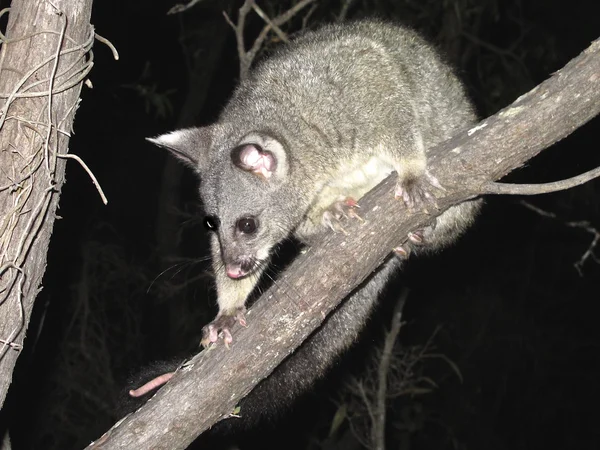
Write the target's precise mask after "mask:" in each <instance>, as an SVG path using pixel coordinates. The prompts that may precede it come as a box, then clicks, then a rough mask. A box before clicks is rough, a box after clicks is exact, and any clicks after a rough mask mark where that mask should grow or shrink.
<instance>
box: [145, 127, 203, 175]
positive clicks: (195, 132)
mask: <svg viewBox="0 0 600 450" xmlns="http://www.w3.org/2000/svg"><path fill="white" fill-rule="evenodd" d="M212 137H213V127H212V126H207V127H201V128H184V129H181V130H176V131H172V132H170V133H167V134H163V135H161V136H157V137H154V138H146V140H147V141H149V142H152V143H153V144H155V145H158V146H159V147H162V148H166V149H167V150H169V151H170V152H171V154H173V155H174V156H175V157H177V158H178V159H179V160H180V161H183V162H184V163H185V164H186V165H187V166H189V167H191V168H192V169H194V170H195V171H200V170H202V168H203V167H204V165H205V163H206V161H208V149H209V147H210V144H211V141H212Z"/></svg>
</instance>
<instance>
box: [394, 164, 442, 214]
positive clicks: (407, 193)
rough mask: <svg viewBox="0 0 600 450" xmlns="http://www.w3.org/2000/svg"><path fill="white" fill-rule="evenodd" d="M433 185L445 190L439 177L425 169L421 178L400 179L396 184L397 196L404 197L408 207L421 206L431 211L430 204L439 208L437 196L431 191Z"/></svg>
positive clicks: (426, 210)
mask: <svg viewBox="0 0 600 450" xmlns="http://www.w3.org/2000/svg"><path fill="white" fill-rule="evenodd" d="M432 187H434V188H437V189H439V190H442V191H445V189H444V187H443V186H442V185H441V184H440V182H439V181H438V179H437V178H436V177H434V176H433V175H431V174H430V173H429V172H428V171H425V173H424V174H423V176H421V177H419V178H416V179H407V180H402V181H399V182H398V184H397V185H396V192H395V196H396V198H399V199H402V201H403V202H404V204H405V205H406V206H407V208H410V209H415V208H421V209H424V210H425V212H427V213H429V211H428V206H429V205H430V206H433V208H435V209H439V208H438V205H437V203H436V201H435V197H434V196H433V195H432V194H431V192H430V190H431V188H432Z"/></svg>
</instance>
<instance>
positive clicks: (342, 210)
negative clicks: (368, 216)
mask: <svg viewBox="0 0 600 450" xmlns="http://www.w3.org/2000/svg"><path fill="white" fill-rule="evenodd" d="M358 208H360V206H359V205H358V202H357V201H356V200H354V199H353V198H352V197H346V198H343V199H341V200H338V201H336V202H333V203H332V204H331V206H329V208H327V209H326V210H325V211H324V212H323V218H322V223H323V225H324V226H326V227H327V228H331V229H332V230H333V231H334V232H336V233H338V232H342V233H344V234H347V233H346V230H344V228H343V227H342V224H341V220H342V219H347V218H350V217H351V218H353V219H358V220H361V221H362V220H363V219H362V217H360V216H359V215H358V213H357V212H356V210H357V209H358Z"/></svg>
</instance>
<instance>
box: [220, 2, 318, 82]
mask: <svg viewBox="0 0 600 450" xmlns="http://www.w3.org/2000/svg"><path fill="white" fill-rule="evenodd" d="M314 1H315V0H302V1H300V2H298V3H296V4H295V5H294V6H292V7H291V8H290V9H288V10H287V11H286V12H284V13H282V14H280V15H279V16H277V17H276V18H275V19H271V20H270V19H269V18H268V17H267V15H266V14H265V13H264V12H263V10H262V9H260V8H259V7H258V6H257V5H256V4H255V1H254V0H246V1H245V2H244V4H243V5H242V6H241V7H240V9H239V10H238V21H237V24H234V23H233V21H232V20H231V19H230V18H229V16H228V15H227V13H226V12H225V11H223V16H224V17H225V20H226V21H227V23H228V24H229V25H230V26H231V28H233V31H234V32H235V39H236V42H237V51H238V58H239V60H240V79H241V80H244V79H245V78H246V77H247V76H248V71H249V70H250V66H251V65H252V62H253V61H254V59H255V58H256V55H257V54H258V52H259V51H260V49H261V48H262V46H263V43H264V41H265V39H266V38H267V36H268V34H269V31H271V30H272V29H274V30H275V32H276V33H277V34H278V35H279V36H280V38H281V39H282V40H283V41H287V36H285V33H284V32H283V31H281V30H280V29H279V27H280V26H281V25H283V24H284V23H286V22H288V21H289V20H291V19H292V17H294V16H295V15H296V14H297V13H298V12H300V11H301V10H302V9H303V8H304V7H305V6H307V5H309V4H310V3H313V2H314ZM252 9H254V10H255V11H256V13H257V14H258V15H259V16H260V17H261V18H262V19H263V20H264V21H265V22H266V25H265V26H264V27H263V28H262V30H261V31H260V33H259V34H258V37H257V38H256V39H255V40H254V43H253V44H252V47H251V48H250V50H248V51H246V43H245V41H244V28H245V26H246V16H247V15H248V13H249V12H250V11H251V10H252Z"/></svg>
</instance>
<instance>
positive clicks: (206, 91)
mask: <svg viewBox="0 0 600 450" xmlns="http://www.w3.org/2000/svg"><path fill="white" fill-rule="evenodd" d="M4 3H5V2H3V4H4ZM94 3H95V5H94V11H93V15H92V24H93V25H94V26H95V29H96V31H97V32H98V33H99V34H100V35H102V36H103V37H105V38H107V39H109V40H110V41H111V42H112V43H113V44H114V45H115V47H116V48H117V49H118V51H119V54H120V60H119V61H114V60H113V59H112V55H111V52H110V51H109V49H108V48H107V47H106V46H104V45H103V44H101V43H99V42H97V43H96V44H95V47H94V56H95V67H94V69H93V71H92V73H91V76H90V80H91V81H92V83H93V89H89V88H85V87H84V91H83V94H82V104H81V107H80V108H79V110H78V112H77V116H76V121H75V126H74V128H75V135H74V136H73V138H72V139H71V144H70V151H71V152H72V153H75V154H77V155H79V156H81V157H82V158H83V159H84V160H85V161H86V163H87V165H88V166H89V167H90V168H91V169H92V170H93V172H94V173H95V175H96V177H97V178H98V180H99V182H100V184H101V185H102V187H103V189H104V191H105V193H106V195H107V197H108V199H109V203H108V206H104V205H103V204H102V203H101V201H100V199H99V196H98V194H97V192H96V190H95V188H94V187H93V185H92V183H91V182H90V180H89V178H88V177H87V175H86V174H85V172H84V171H83V170H82V169H81V168H80V167H79V166H77V165H76V164H74V163H73V164H71V163H69V165H68V167H67V183H66V185H65V186H64V188H63V192H62V196H61V201H60V209H59V211H58V214H59V216H60V218H61V219H60V220H58V221H57V222H56V225H55V230H54V234H53V237H52V241H51V245H50V247H51V248H50V252H49V255H48V267H47V273H46V276H45V281H44V288H43V291H42V292H41V294H40V295H39V297H38V299H37V303H36V306H35V309H34V313H33V317H32V320H31V323H30V325H29V329H28V334H27V340H26V348H25V350H24V351H23V353H22V355H21V357H20V359H19V362H18V365H17V368H16V371H15V378H14V381H13V384H12V387H11V391H10V392H9V398H8V400H7V404H6V406H5V408H4V411H3V416H2V419H3V422H5V423H7V424H8V426H9V428H10V430H11V439H12V443H13V450H20V449H48V450H50V449H61V450H62V449H75V448H82V447H84V446H85V445H87V444H88V443H89V442H91V441H92V440H93V439H95V438H98V437H99V436H100V435H101V434H102V433H103V432H104V431H106V430H107V429H108V428H109V427H110V426H111V425H112V424H113V423H114V422H115V421H116V420H118V419H119V418H120V416H119V412H118V408H117V404H118V403H119V401H120V400H119V396H120V395H122V389H123V388H124V386H125V385H126V380H127V378H128V377H129V376H130V375H131V374H135V373H136V372H137V371H138V370H139V369H140V368H141V367H143V366H145V365H147V364H148V363H150V362H152V361H156V360H164V359H176V358H181V357H184V356H185V355H188V354H189V353H190V352H194V351H196V349H197V345H198V342H199V340H200V331H201V328H202V326H203V325H204V324H205V323H207V322H208V321H209V320H210V319H211V318H212V317H213V316H214V314H215V313H216V303H215V297H214V292H213V290H212V282H211V278H210V276H209V274H208V269H209V263H208V262H207V261H206V256H207V248H206V247H207V243H206V234H205V231H204V229H203V227H202V221H201V218H202V212H201V205H200V203H199V200H198V199H197V197H196V186H197V180H196V179H195V178H194V176H193V174H192V173H190V172H188V171H187V169H184V168H183V167H181V166H179V165H176V164H173V163H172V162H171V161H170V160H169V158H170V157H169V156H168V155H167V154H165V153H163V152H162V151H161V150H159V149H157V148H155V147H153V146H152V145H150V144H149V143H147V142H145V141H144V138H145V137H148V136H155V135H157V134H159V133H162V132H165V131H168V130H171V129H174V128H177V127H181V126H189V125H193V124H202V123H208V122H209V121H211V120H214V118H215V117H216V116H217V115H218V113H219V111H220V109H221V107H222V106H223V105H224V104H225V102H226V101H227V98H228V95H229V94H230V92H231V90H232V89H233V87H234V86H235V82H236V77H237V76H238V60H237V54H236V48H235V38H234V34H233V31H232V30H231V29H230V28H229V26H228V25H227V23H226V22H225V20H224V18H223V15H222V11H223V10H224V9H225V10H229V11H230V12H231V14H232V16H233V17H235V9H236V7H239V4H240V2H235V1H215V0H204V1H203V2H200V3H199V4H198V5H196V6H195V7H194V8H192V9H190V10H188V11H187V12H185V13H182V14H178V15H167V14H166V13H167V11H168V10H169V9H170V8H171V7H172V6H173V5H174V4H175V1H174V0H159V1H154V2H149V1H142V0H121V1H114V0H97V1H96V2H94ZM258 3H259V4H261V5H265V6H264V9H265V10H266V11H270V12H271V13H276V12H277V11H282V10H284V9H285V8H286V7H289V4H290V3H291V2H290V0H285V1H277V2H275V1H272V2H270V3H271V4H272V5H275V6H272V5H271V6H270V7H269V5H268V3H269V2H267V1H262V2H261V1H259V2H258ZM318 4H319V6H318V7H317V8H316V9H315V10H314V12H313V15H312V16H311V20H309V24H311V25H310V26H312V27H316V26H318V24H319V23H323V22H328V21H332V20H333V19H334V18H335V15H336V14H337V12H338V11H339V10H340V2H339V1H334V0H322V1H320V2H318ZM353 5H354V6H353V7H351V8H350V10H349V15H348V17H349V18H350V19H359V18H361V17H369V16H373V15H377V16H379V17H383V18H388V19H390V20H396V21H402V22H404V23H408V24H410V25H411V26H413V27H415V28H417V29H419V30H421V31H422V32H423V33H424V34H425V35H426V36H427V37H428V38H429V39H430V40H432V41H434V42H435V43H436V44H437V45H439V46H440V47H442V48H445V49H447V50H449V49H452V50H451V51H450V52H454V53H453V54H449V55H448V59H450V60H451V61H452V62H453V64H454V65H455V66H456V67H457V72H458V73H459V76H460V77H461V78H462V79H463V80H464V81H465V83H466V84H467V86H468V89H469V91H470V93H471V96H472V97H473V99H474V101H475V103H476V105H477V107H478V109H479V112H480V114H481V116H482V117H484V116H486V115H490V114H492V113H494V112H496V111H497V110H498V109H500V108H502V107H503V106H506V105H507V104H509V103H510V102H512V101H513V100H514V99H516V98H517V97H518V96H519V95H520V94H522V93H524V92H526V91H528V90H529V89H531V88H532V87H534V86H535V85H536V84H538V83H540V82H541V81H543V80H544V79H546V78H547V77H548V76H549V75H550V74H551V73H553V72H554V71H556V70H558V69H560V68H561V67H562V66H564V65H565V64H566V63H567V62H568V61H569V60H570V59H571V58H573V57H575V56H577V55H578V54H579V53H580V52H581V51H583V50H584V49H585V48H586V47H587V46H588V45H589V44H590V43H591V41H592V40H594V39H595V38H598V37H599V36H600V8H599V6H598V2H597V0H581V1H573V2H566V1H564V0H546V1H540V0H502V1H497V0H464V1H463V0H455V1H454V0H453V1H449V2H435V1H422V2H415V1H411V0H406V1H395V2H394V1H391V0H390V1H373V0H366V1H355V2H353ZM444 5H445V6H444ZM301 17H302V15H300V16H299V18H298V19H296V20H294V21H292V23H291V25H290V28H286V31H287V32H289V33H293V32H294V31H297V30H298V29H299V28H300V27H301V25H302V23H301ZM456 17H459V19H456ZM449 18H453V19H454V22H453V23H454V27H456V26H457V23H458V24H460V26H461V27H463V28H462V32H461V31H460V29H459V31H458V32H456V33H454V37H455V41H453V45H449V44H448V41H447V40H446V41H445V40H444V39H446V38H447V36H448V30H449V29H451V28H452V26H448V23H449ZM249 20H250V22H249V24H248V29H247V36H248V39H252V38H253V37H254V36H256V34H257V33H258V31H259V30H260V28H261V27H262V23H261V21H260V19H259V18H258V17H256V16H252V17H251V19H249ZM3 26H4V25H3ZM454 29H456V28H454ZM444 30H445V31H444ZM275 41H276V39H271V40H270V41H269V44H268V48H267V53H268V51H269V49H271V48H272V47H273V46H274V45H277V43H276V42H275ZM599 125H600V122H599V119H598V118H596V119H595V120H593V121H591V122H590V123H588V124H587V125H585V126H584V127H582V128H581V129H579V130H577V131H576V132H575V133H573V134H572V135H571V136H570V137H568V138H567V139H565V140H563V141H562V142H560V143H559V144H557V145H555V146H553V147H552V148H551V149H548V150H547V151H545V152H543V154H542V155H540V156H539V157H537V158H535V159H534V160H532V161H530V162H529V164H528V165H527V166H526V167H524V168H522V169H520V170H518V171H516V172H515V173H513V174H511V175H510V177H509V180H510V181H511V182H523V183H525V182H527V183H534V182H546V181H554V180H560V179H563V178H567V177H570V176H574V175H577V174H579V173H582V172H585V171H587V170H590V169H592V168H594V167H597V166H598V165H600V152H599V147H598V142H599V140H600V129H599V128H600V127H599ZM523 202H528V203H529V204H531V205H534V206H535V207H537V208H539V209H541V210H543V211H546V212H549V213H552V214H553V215H554V216H555V217H554V218H550V217H546V216H544V215H542V214H540V213H539V212H535V211H534V210H532V209H531V208H528V207H527V206H526V205H524V204H523ZM583 221H585V222H588V224H589V227H592V228H594V229H596V230H598V231H600V183H599V182H598V181H595V182H590V183H588V184H586V185H583V186H581V187H578V188H575V189H571V190H568V191H565V192H560V193H556V194H550V195H544V196H538V197H530V198H516V197H512V198H509V197H495V198H488V199H486V205H485V207H484V208H483V210H482V213H481V216H480V218H479V220H478V221H477V223H476V225H475V226H474V227H473V229H472V230H471V231H470V232H469V233H467V235H466V236H465V237H464V238H463V239H462V240H461V241H460V242H459V243H458V244H457V245H456V246H454V247H453V248H451V249H449V250H447V251H445V252H443V253H441V254H439V255H437V256H435V257H428V258H417V259H415V260H414V261H411V262H410V263H409V264H408V267H407V269H406V270H405V271H404V272H403V273H402V274H401V276H400V277H399V279H398V280H397V281H395V282H394V284H393V286H392V287H391V288H390V289H389V291H390V292H389V295H387V296H386V298H385V299H382V302H381V306H380V307H379V308H378V310H377V311H376V312H375V314H374V317H373V319H372V320H371V321H370V322H369V324H368V326H367V329H366V330H365V333H364V335H363V336H362V339H361V340H360V342H359V343H358V345H357V346H356V347H355V348H353V349H352V350H351V351H350V352H349V353H348V354H347V355H344V357H343V358H341V360H340V361H339V363H337V364H336V367H334V369H333V370H332V371H331V373H330V374H329V376H328V377H327V379H325V380H323V381H322V382H320V383H318V385H317V386H316V387H315V390H314V391H313V392H310V393H307V395H305V396H304V397H303V398H301V399H299V401H298V402H297V403H295V404H294V405H291V407H290V410H289V411H288V412H285V413H283V414H281V415H280V417H278V419H277V420H274V421H271V422H269V423H264V424H262V425H261V426H259V427H258V428H255V429H252V430H249V431H244V432H239V433H233V434H228V435H217V436H210V437H209V438H208V439H210V441H208V440H203V441H202V442H198V443H197V444H196V445H195V446H194V448H196V447H197V448H214V449H222V448H228V447H226V444H227V443H229V442H231V443H235V444H236V445H237V446H238V447H239V448H241V449H254V448H256V449H271V448H272V449H280V448H286V449H317V448H323V449H354V448H356V449H358V448H363V447H361V446H360V444H359V441H358V440H357V439H356V438H355V437H354V435H353V434H352V428H351V427H350V426H349V424H348V422H347V421H345V422H344V423H343V424H342V425H341V426H340V428H339V429H338V430H337V431H336V432H335V433H333V434H332V435H330V434H329V432H330V428H331V423H332V420H333V417H334V414H335V412H336V409H337V408H338V407H339V406H340V405H347V406H348V408H351V407H352V406H354V407H355V406H356V405H355V404H352V402H351V401H350V400H348V395H347V393H344V392H342V390H341V389H340V388H341V387H342V386H344V385H345V382H346V381H347V380H348V377H349V376H355V377H361V376H364V369H365V366H366V364H367V362H368V361H369V357H370V355H371V354H372V352H373V349H374V347H376V346H378V345H381V342H382V336H383V330H384V329H385V328H386V327H388V326H389V316H390V311H391V310H392V308H393V306H394V299H395V298H396V297H397V293H398V292H399V291H400V289H401V288H402V287H404V286H406V287H408V288H409V289H410V293H409V296H408V302H407V305H406V308H405V313H404V318H405V321H406V324H405V325H404V328H403V330H402V332H401V334H400V341H399V342H398V344H397V346H398V348H399V350H403V351H404V352H405V353H404V354H409V353H410V352H411V351H414V349H418V348H420V347H422V346H424V345H426V344H427V343H428V342H429V345H430V346H431V347H430V349H429V353H435V354H438V355H444V357H443V358H441V357H438V358H430V359H427V360H423V361H420V362H419V363H418V364H417V365H416V366H415V368H414V370H415V373H416V376H419V377H427V378H428V379H430V380H432V381H433V383H434V384H435V386H433V385H430V386H429V387H430V388H431V390H430V392H427V393H420V394H417V393H415V392H413V393H412V394H408V395H404V396H400V397H397V398H395V399H393V400H392V401H390V410H389V413H388V420H389V423H388V447H389V448H400V449H408V448H411V449H434V448H435V449H460V450H475V449H498V450H503V449H511V450H521V449H522V450H525V449H539V448H564V449H570V448H573V449H575V448H577V449H597V448H600V434H599V432H598V423H599V420H600V414H599V413H598V403H599V402H600V390H599V389H598V380H599V379H600V362H599V361H600V357H599V356H598V354H599V352H598V349H599V348H600V327H598V318H597V313H598V312H599V311H600V308H599V307H598V301H599V299H600V294H599V293H600V260H598V258H596V257H594V256H592V257H590V258H588V259H587V260H586V261H585V262H584V263H583V264H581V266H580V267H576V264H577V263H578V261H580V260H581V259H582V257H583V256H584V254H585V252H586V251H587V250H588V249H589V248H590V245H591V243H592V240H593V239H594V235H593V234H592V233H590V232H589V231H586V230H585V229H583V228H582V227H580V226H572V225H573V224H572V223H573V222H583ZM596 255H599V257H600V249H596ZM394 293H396V296H394ZM448 361H451V363H449V362H448ZM457 372H459V373H460V375H459V374H458V373H457ZM358 428H360V427H358Z"/></svg>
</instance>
